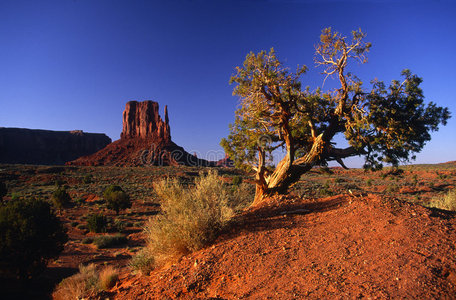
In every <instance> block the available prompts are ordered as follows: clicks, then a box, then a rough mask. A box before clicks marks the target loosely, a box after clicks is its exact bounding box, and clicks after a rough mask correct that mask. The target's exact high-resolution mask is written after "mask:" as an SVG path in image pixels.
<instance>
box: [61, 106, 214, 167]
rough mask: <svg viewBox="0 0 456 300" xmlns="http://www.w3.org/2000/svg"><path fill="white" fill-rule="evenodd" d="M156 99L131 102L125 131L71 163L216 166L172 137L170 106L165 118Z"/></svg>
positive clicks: (125, 116)
mask: <svg viewBox="0 0 456 300" xmlns="http://www.w3.org/2000/svg"><path fill="white" fill-rule="evenodd" d="M158 109H159V106H158V103H157V102H154V101H150V100H148V101H143V102H138V101H129V102H127V104H126V106H125V110H124V112H123V115H122V121H123V124H122V133H121V134H120V140H117V141H115V142H113V143H111V144H109V145H107V146H106V147H105V148H103V149H101V150H100V151H98V152H96V153H94V154H92V155H88V156H85V157H81V158H79V159H77V160H75V161H72V162H69V163H68V164H69V165H89V166H99V165H114V166H144V165H156V166H157V165H160V166H175V165H187V166H189V165H190V166H215V165H216V162H210V161H207V160H204V159H199V158H198V157H196V156H195V155H192V154H190V153H188V152H186V151H185V150H184V148H182V147H180V146H178V145H176V144H175V143H174V142H173V141H172V140H171V130H170V126H169V118H168V107H167V106H165V111H164V120H163V119H162V118H161V117H160V115H159V112H158Z"/></svg>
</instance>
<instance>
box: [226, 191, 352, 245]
mask: <svg viewBox="0 0 456 300" xmlns="http://www.w3.org/2000/svg"><path fill="white" fill-rule="evenodd" d="M348 201H349V199H348V198H347V196H335V197H331V199H327V200H322V201H318V202H309V203H302V202H299V203H285V204H283V205H280V204H279V205H277V206H265V207H260V208H254V209H251V210H249V211H246V212H244V213H242V214H241V215H239V216H237V217H236V218H234V220H233V222H232V223H231V224H230V226H229V227H228V229H227V230H226V232H225V233H226V236H227V238H228V239H229V238H232V237H235V236H238V235H239V234H241V233H242V232H259V231H265V230H275V229H280V228H294V227H296V226H297V225H296V223H295V222H292V221H291V219H290V217H291V216H293V215H307V214H314V213H320V212H325V211H331V210H334V209H337V208H339V207H341V206H342V205H344V204H345V203H347V202H348ZM222 239H223V237H222Z"/></svg>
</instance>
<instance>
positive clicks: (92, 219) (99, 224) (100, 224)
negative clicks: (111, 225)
mask: <svg viewBox="0 0 456 300" xmlns="http://www.w3.org/2000/svg"><path fill="white" fill-rule="evenodd" d="M107 226H108V218H107V217H106V216H105V215H103V214H91V215H89V216H88V217H87V228H88V229H89V231H91V232H97V233H99V232H106V229H107Z"/></svg>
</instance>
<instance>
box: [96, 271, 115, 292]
mask: <svg viewBox="0 0 456 300" xmlns="http://www.w3.org/2000/svg"><path fill="white" fill-rule="evenodd" d="M98 278H99V289H101V290H103V291H107V290H109V289H111V288H112V287H113V286H114V285H115V284H116V282H117V280H118V278H119V272H118V271H117V269H115V268H114V267H112V266H107V267H105V268H104V269H102V270H101V271H100V273H99V275H98Z"/></svg>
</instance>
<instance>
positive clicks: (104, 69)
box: [0, 0, 456, 166]
mask: <svg viewBox="0 0 456 300" xmlns="http://www.w3.org/2000/svg"><path fill="white" fill-rule="evenodd" d="M329 26H331V27H333V28H334V29H335V30H337V31H339V32H341V33H343V34H349V33H350V31H351V30H353V29H357V28H358V27H361V28H362V30H363V31H365V32H366V33H367V34H368V38H367V40H368V41H371V42H372V44H373V47H372V50H371V53H370V55H369V63H367V64H365V65H363V66H360V67H356V68H355V71H356V73H357V74H358V75H359V77H360V78H361V79H363V80H364V81H365V82H369V81H370V79H373V78H374V77H377V78H379V79H380V80H384V81H385V82H389V81H390V80H391V79H395V78H397V79H398V78H399V74H400V71H401V70H402V69H404V68H409V69H411V70H412V72H414V73H417V74H418V75H419V76H421V77H423V79H424V82H423V85H422V86H423V90H424V94H425V96H426V99H427V100H428V101H434V102H437V103H438V104H439V105H442V106H448V107H449V108H450V111H451V112H452V113H453V116H454V117H453V118H452V119H450V121H449V123H448V125H447V126H446V127H443V128H442V129H441V130H440V131H439V132H437V133H434V134H433V140H432V141H431V142H429V143H428V145H427V146H426V147H425V149H424V150H423V151H422V153H420V154H418V156H417V161H416V162H417V163H436V162H445V161H449V160H456V151H455V149H456V133H455V132H456V101H455V100H456V99H455V97H456V96H455V95H456V93H455V91H454V88H456V75H455V70H456V58H455V56H454V53H455V49H456V36H455V29H456V4H455V2H454V1H437V0H435V1H419V0H415V1H400V0H399V1H393V0H391V1H388V0H384V1H382V0H371V1H369V0H365V1H361V0H358V1H355V0H353V1H342V0H340V1H336V0H334V1H329V0H328V1H325V0H322V1H317V0H302V1H299V0H295V1H279V0H276V1H273V0H271V1H262V0H257V1H254V0H251V1H221V0H220V1H218V0H195V1H191V0H187V1H177V0H162V1H152V0H150V1H145V0H143V1H140V0H129V1H127V0H122V1H116V0H55V1H46V0H40V1H36V0H31V1H23V0H0V126H4V127H24V128H38V129H51V130H73V129H82V130H84V131H87V132H104V133H106V134H107V135H109V136H110V137H111V138H112V139H113V140H116V139H118V138H119V135H120V132H121V129H122V111H123V109H124V107H125V103H126V102H127V101H129V100H154V101H157V102H159V103H160V111H161V114H162V115H163V107H164V105H168V108H169V117H170V123H171V134H172V138H173V140H174V141H175V142H176V143H177V144H179V145H181V146H183V147H184V148H186V149H187V150H188V151H198V152H199V153H201V155H204V154H205V153H207V152H208V151H211V150H214V151H221V147H220V146H219V142H220V139H221V138H222V137H225V136H227V134H228V124H229V123H231V122H232V121H233V120H234V110H235V108H236V105H237V102H238V99H236V98H235V97H233V96H232V95H231V93H232V89H233V86H230V85H229V84H228V81H229V78H230V75H231V74H232V73H233V72H234V67H235V66H237V65H241V64H242V62H243V60H244V58H245V56H246V54H247V53H248V52H249V51H260V50H262V49H269V48H271V47H274V48H275V49H276V51H277V53H278V56H279V58H280V59H281V60H282V61H284V62H285V63H286V64H287V65H288V66H290V67H291V68H292V69H295V66H296V64H298V63H299V64H306V65H307V66H309V67H310V71H309V72H308V74H307V75H306V76H304V77H303V83H304V85H310V86H311V87H312V88H315V87H317V86H318V85H321V82H322V80H323V77H322V75H320V71H321V70H319V69H316V68H315V67H314V63H313V53H314V45H315V44H316V43H317V41H318V38H319V35H320V32H321V29H323V28H324V27H329ZM351 164H352V165H353V166H357V165H359V161H357V160H352V161H351Z"/></svg>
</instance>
